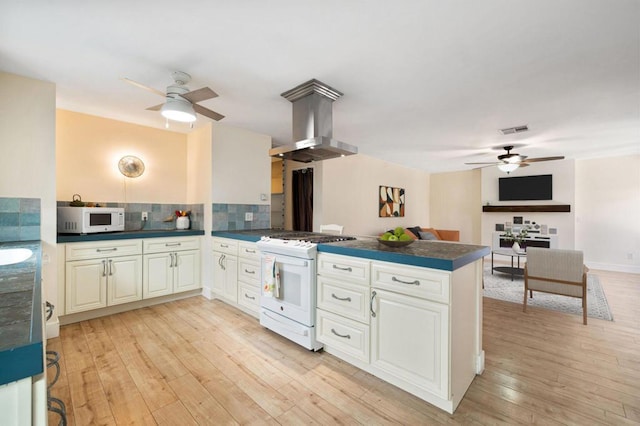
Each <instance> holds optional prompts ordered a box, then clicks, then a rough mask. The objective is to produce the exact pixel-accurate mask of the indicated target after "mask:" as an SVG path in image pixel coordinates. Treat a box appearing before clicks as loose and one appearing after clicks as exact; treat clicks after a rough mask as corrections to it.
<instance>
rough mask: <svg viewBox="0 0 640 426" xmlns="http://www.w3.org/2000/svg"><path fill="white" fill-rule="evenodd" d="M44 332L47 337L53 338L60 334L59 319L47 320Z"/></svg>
mask: <svg viewBox="0 0 640 426" xmlns="http://www.w3.org/2000/svg"><path fill="white" fill-rule="evenodd" d="M45 332H46V335H47V339H53V338H54V337H58V336H59V335H60V321H59V320H58V318H56V319H55V321H53V320H52V321H47V323H46V325H45Z"/></svg>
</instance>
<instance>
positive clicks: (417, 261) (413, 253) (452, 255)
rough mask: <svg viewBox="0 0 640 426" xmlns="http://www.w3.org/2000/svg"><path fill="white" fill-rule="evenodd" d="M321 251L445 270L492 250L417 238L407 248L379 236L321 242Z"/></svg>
mask: <svg viewBox="0 0 640 426" xmlns="http://www.w3.org/2000/svg"><path fill="white" fill-rule="evenodd" d="M318 251H319V252H325V253H335V254H342V255H346V256H356V257H362V258H366V259H373V260H381V261H384V262H393V263H400V264H405V265H413V266H421V267H425V268H433V269H441V270H445V271H454V270H456V269H458V268H461V267H463V266H465V265H467V264H469V263H472V262H475V261H476V260H478V259H481V258H483V257H484V256H486V255H488V254H489V253H490V252H491V250H490V248H489V247H486V246H478V245H472V244H462V243H456V242H449V241H431V240H429V241H427V240H418V241H414V242H413V243H412V244H410V245H408V246H405V247H389V246H385V245H383V244H382V243H380V242H378V240H377V239H376V238H358V239H357V240H353V241H340V242H336V243H327V244H319V245H318Z"/></svg>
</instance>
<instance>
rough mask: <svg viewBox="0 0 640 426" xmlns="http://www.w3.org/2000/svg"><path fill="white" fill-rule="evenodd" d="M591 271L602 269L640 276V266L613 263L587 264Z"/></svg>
mask: <svg viewBox="0 0 640 426" xmlns="http://www.w3.org/2000/svg"><path fill="white" fill-rule="evenodd" d="M585 264H586V265H587V267H588V268H589V269H600V270H602V271H613V272H626V273H628V274H640V266H638V265H616V264H613V263H600V262H585Z"/></svg>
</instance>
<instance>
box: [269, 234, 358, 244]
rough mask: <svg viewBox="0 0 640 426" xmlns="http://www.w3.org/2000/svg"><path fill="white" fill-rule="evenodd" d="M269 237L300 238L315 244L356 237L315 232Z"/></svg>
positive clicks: (282, 238)
mask: <svg viewBox="0 0 640 426" xmlns="http://www.w3.org/2000/svg"><path fill="white" fill-rule="evenodd" d="M269 238H270V239H277V240H298V241H305V242H308V243H313V244H322V243H336V242H338V241H349V240H355V239H356V238H355V237H350V236H347V235H331V234H319V233H314V232H283V233H281V234H273V235H269Z"/></svg>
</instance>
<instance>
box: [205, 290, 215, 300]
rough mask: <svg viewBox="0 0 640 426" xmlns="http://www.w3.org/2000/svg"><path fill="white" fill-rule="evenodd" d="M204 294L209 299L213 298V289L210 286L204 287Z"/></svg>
mask: <svg viewBox="0 0 640 426" xmlns="http://www.w3.org/2000/svg"><path fill="white" fill-rule="evenodd" d="M202 296H204V297H205V298H207V299H209V300H213V299H214V298H213V293H211V289H210V288H209V287H202Z"/></svg>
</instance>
